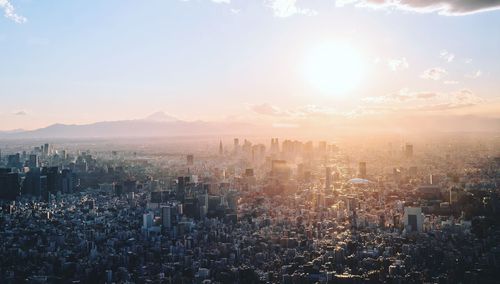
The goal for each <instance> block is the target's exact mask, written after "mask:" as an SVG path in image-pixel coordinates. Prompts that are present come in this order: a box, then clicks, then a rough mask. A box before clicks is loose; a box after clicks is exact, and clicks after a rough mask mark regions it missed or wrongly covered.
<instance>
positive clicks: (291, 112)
mask: <svg viewBox="0 0 500 284" xmlns="http://www.w3.org/2000/svg"><path fill="white" fill-rule="evenodd" d="M250 109H251V110H252V111H254V112H255V113H258V114H262V115H268V116H274V117H290V118H292V117H293V118H301V117H309V116H325V115H333V114H340V113H339V112H337V111H336V110H334V109H332V108H327V107H320V106H316V105H305V106H300V107H297V108H294V109H282V108H280V107H277V106H274V105H271V104H268V103H264V104H258V105H250Z"/></svg>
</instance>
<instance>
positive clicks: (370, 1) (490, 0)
mask: <svg viewBox="0 0 500 284" xmlns="http://www.w3.org/2000/svg"><path fill="white" fill-rule="evenodd" d="M347 4H353V5H355V6H356V7H368V8H374V9H385V10H404V11H413V12H418V13H438V14H440V15H447V16H459V15H468V14H474V13H479V12H484V11H491V10H498V9H500V1H498V0H336V5H337V6H344V5H347Z"/></svg>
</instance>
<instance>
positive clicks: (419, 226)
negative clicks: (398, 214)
mask: <svg viewBox="0 0 500 284" xmlns="http://www.w3.org/2000/svg"><path fill="white" fill-rule="evenodd" d="M423 224H424V215H423V214H422V208H420V207H405V213H404V225H405V227H406V228H408V229H410V230H411V232H421V231H422V230H423Z"/></svg>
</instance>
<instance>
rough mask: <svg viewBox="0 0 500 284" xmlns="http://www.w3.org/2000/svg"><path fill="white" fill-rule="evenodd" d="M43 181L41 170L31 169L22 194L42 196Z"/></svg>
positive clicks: (27, 174)
mask: <svg viewBox="0 0 500 284" xmlns="http://www.w3.org/2000/svg"><path fill="white" fill-rule="evenodd" d="M41 190H42V181H41V176H40V168H30V170H29V171H28V172H27V173H26V178H25V179H24V182H23V186H22V192H21V193H22V194H23V195H24V194H30V195H33V196H41V194H42V191H41Z"/></svg>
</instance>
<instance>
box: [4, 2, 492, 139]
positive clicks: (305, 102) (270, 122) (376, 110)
mask: <svg viewBox="0 0 500 284" xmlns="http://www.w3.org/2000/svg"><path fill="white" fill-rule="evenodd" d="M377 2H378V3H385V4H384V5H382V4H381V5H377V4H374V3H375V1H326V0H325V1H321V0H318V1H293V0H277V1H237V0H233V1H229V0H228V1H208V0H207V1H151V2H148V3H147V4H144V3H140V4H139V3H137V2H133V1H119V2H118V1H106V2H105V3H104V2H100V1H94V2H91V4H90V2H88V1H85V2H83V1H72V2H69V3H59V2H57V3H53V4H51V3H50V2H34V1H16V0H10V1H6V0H4V1H0V9H1V10H2V12H3V14H4V17H1V18H0V62H1V63H2V68H0V85H1V86H2V92H1V99H2V104H1V105H0V121H2V122H1V123H0V131H5V130H12V129H26V130H33V129H37V128H42V127H46V126H49V125H51V124H55V123H63V124H89V123H94V122H99V121H115V120H130V119H141V118H144V117H146V116H148V115H150V114H151V113H154V112H156V111H159V110H162V111H165V112H167V113H169V114H171V115H172V116H174V117H176V118H178V119H180V120H186V121H196V120H203V121H216V122H234V121H237V122H245V123H252V124H256V125H259V126H263V127H269V128H297V129H303V128H307V127H309V126H310V125H315V126H316V127H317V128H318V129H324V128H325V127H332V126H339V125H349V126H351V125H352V126H359V125H363V126H364V127H366V128H367V129H370V128H371V127H372V126H373V125H374V124H375V125H385V126H386V128H387V129H393V130H395V131H400V130H401V129H405V128H406V126H407V125H413V126H414V128H415V129H417V130H418V129H419V128H420V127H421V125H420V124H422V123H423V124H432V123H433V121H439V120H442V121H446V126H445V127H441V128H439V127H436V128H435V129H434V128H433V130H448V129H452V130H454V131H456V130H460V128H461V127H462V125H465V124H464V122H468V125H467V127H465V126H464V129H463V130H465V131H472V130H475V129H478V130H483V131H484V130H488V131H497V130H499V121H500V113H499V111H498V110H499V106H500V96H499V94H498V89H499V87H500V82H499V81H498V80H496V78H498V76H499V75H500V65H498V64H497V62H496V60H495V59H496V58H499V57H500V33H499V32H498V26H500V18H499V17H498V15H499V13H500V11H496V9H498V8H499V7H500V4H498V3H497V2H495V1H474V3H472V4H471V3H470V2H468V1H439V2H438V3H441V4H433V5H431V4H428V3H429V1H414V2H410V1H377ZM370 3H371V4H373V5H370ZM404 3H408V4H406V5H404ZM325 46H326V48H323V47H325ZM318 50H319V51H318ZM318 62H319V63H318ZM322 62H327V64H323V63H322ZM337 62H340V64H336V63H337ZM311 66H312V67H311ZM353 66H354V67H353ZM311 70H312V71H311ZM325 74H336V76H334V77H335V78H342V80H341V81H337V82H336V81H335V78H331V77H330V76H328V75H325ZM345 74H348V75H345ZM346 76H347V77H346ZM331 81H333V83H332V82H331ZM325 82H326V83H325ZM332 84H333V85H332ZM404 120H409V122H408V123H406V124H399V123H401V122H402V121H404ZM484 125H488V127H483V126H484ZM452 126H454V127H452Z"/></svg>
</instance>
